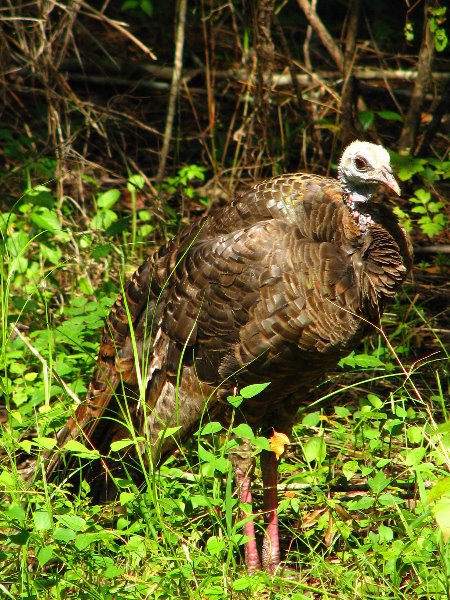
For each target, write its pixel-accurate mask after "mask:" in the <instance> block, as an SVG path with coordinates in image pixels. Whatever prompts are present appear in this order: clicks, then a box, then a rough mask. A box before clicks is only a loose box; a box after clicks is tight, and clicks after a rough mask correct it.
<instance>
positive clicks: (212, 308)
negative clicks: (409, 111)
mask: <svg viewBox="0 0 450 600" xmlns="http://www.w3.org/2000/svg"><path fill="white" fill-rule="evenodd" d="M380 184H382V185H384V186H386V187H389V188H391V189H392V190H393V191H394V192H396V193H397V194H398V193H399V191H400V190H399V188H398V184H397V183H396V181H395V179H394V176H393V175H392V171H391V169H390V164H389V155H388V153H387V152H386V150H384V148H382V147H381V146H376V145H374V144H369V143H364V142H354V143H353V144H351V145H350V146H349V147H348V148H347V149H346V151H345V152H344V154H343V157H342V159H341V161H340V165H339V181H338V180H335V179H331V178H325V177H321V176H317V175H309V174H301V173H300V174H293V175H282V176H279V177H274V178H272V179H268V180H266V181H263V182H261V183H259V184H257V185H255V186H254V187H252V188H251V189H249V190H248V191H247V192H245V193H244V194H242V195H241V196H239V197H237V198H236V199H235V200H233V201H232V202H231V204H229V205H228V206H225V207H224V208H221V209H219V210H216V211H215V212H213V213H211V215H210V216H209V217H207V218H206V219H204V220H203V221H201V222H199V223H195V224H193V225H192V226H190V227H189V228H187V229H185V230H184V231H183V232H182V233H180V234H179V235H177V236H176V237H175V238H174V239H172V240H170V241H169V242H168V243H167V244H166V245H164V246H162V247H161V248H160V249H159V250H158V251H156V252H154V253H153V254H152V255H151V256H150V257H149V258H148V259H147V260H146V262H144V264H143V265H141V267H139V269H138V270H137V271H136V272H135V274H134V275H133V276H132V278H131V280H130V281H129V282H128V283H127V284H126V285H125V288H124V292H125V293H124V294H123V295H120V296H119V297H118V299H117V301H116V303H115V304H114V306H113V308H112V310H111V313H110V315H109V317H108V319H107V322H106V325H105V329H104V332H103V336H102V341H101V345H100V351H99V356H98V362H97V366H96V368H95V370H94V374H93V377H92V381H91V384H90V387H89V391H88V394H87V399H86V401H85V402H84V403H83V404H82V405H81V406H79V407H78V409H77V411H76V415H75V417H74V418H72V419H70V420H69V423H68V424H67V426H66V427H65V428H64V429H63V430H62V431H61V432H60V435H59V442H60V444H61V445H62V444H64V443H65V442H66V441H67V440H69V439H71V438H74V437H77V436H79V435H80V432H81V431H82V432H83V436H85V437H86V438H87V439H88V440H89V441H90V443H91V444H92V445H93V446H94V447H96V448H99V449H101V450H102V451H103V452H105V453H107V451H108V447H109V445H110V443H111V441H112V440H113V439H117V438H120V437H121V436H126V437H129V434H128V433H127V432H126V430H125V429H122V428H121V427H120V426H117V425H114V423H113V421H111V420H110V419H101V417H102V416H105V410H106V409H108V411H109V410H113V411H118V405H119V404H120V399H122V404H123V396H124V392H125V396H126V403H127V408H128V410H129V413H130V415H131V417H132V420H133V422H134V423H135V425H136V427H137V428H138V430H139V431H141V432H144V431H148V432H149V435H150V441H151V443H152V453H153V459H154V460H155V461H156V462H160V461H162V460H164V459H165V458H166V457H167V456H168V455H169V454H170V453H172V452H173V450H174V449H175V447H176V443H177V442H176V440H175V439H174V438H173V437H168V438H166V439H165V440H164V441H163V443H162V444H161V443H159V442H158V433H159V432H160V431H161V430H162V429H164V428H165V427H167V426H173V425H175V424H177V425H181V430H180V431H179V432H178V437H179V439H180V440H181V441H183V440H186V439H187V438H188V437H189V435H190V434H191V433H192V432H194V431H195V430H196V428H197V427H198V424H199V420H200V419H201V418H202V416H203V415H204V412H205V406H206V404H208V412H209V418H212V419H214V420H220V421H222V422H223V423H225V424H226V423H228V422H229V419H230V415H231V408H230V406H229V404H227V400H226V399H227V396H229V395H232V394H233V390H234V389H235V388H236V387H237V388H240V387H242V386H245V385H247V384H250V383H259V382H266V381H270V382H271V384H270V385H269V386H268V388H267V389H266V390H265V391H264V392H263V393H262V394H260V395H258V396H255V397H254V398H252V399H250V400H247V401H245V402H244V403H243V404H242V405H241V406H240V408H239V410H238V413H237V415H236V421H235V423H237V422H239V421H245V422H248V423H249V424H250V425H251V426H252V427H253V428H254V429H255V430H256V429H260V430H261V431H262V433H263V434H264V435H267V436H270V435H271V434H272V432H273V429H275V430H276V431H280V432H283V433H285V434H287V435H289V434H290V431H291V427H292V423H293V420H294V418H295V414H296V410H297V408H298V405H299V403H300V402H301V401H302V400H304V399H305V398H307V396H308V391H309V390H310V389H311V387H312V386H314V385H316V384H317V383H318V382H320V381H321V380H322V379H323V377H324V374H325V372H326V371H327V370H328V369H330V368H332V367H334V366H335V365H336V364H337V363H338V361H339V360H340V359H341V358H342V357H344V356H346V355H347V354H348V353H349V352H351V350H352V349H353V348H355V346H356V345H357V344H358V343H359V342H360V341H361V339H362V338H363V337H364V336H365V335H366V334H367V333H368V332H369V331H370V329H371V326H370V323H374V324H377V323H378V322H379V318H380V315H381V314H382V312H383V308H384V305H385V302H386V300H388V299H389V298H392V297H393V296H394V295H395V293H396V292H397V290H398V289H399V287H400V285H401V284H402V282H403V281H404V279H405V277H406V275H407V273H408V271H409V269H410V266H411V249H410V245H409V242H408V239H407V236H406V234H405V232H404V230H403V229H401V227H399V225H398V223H397V221H396V219H395V218H394V216H393V215H392V213H391V211H390V210H389V208H388V207H387V206H385V205H384V204H375V203H372V201H371V198H372V195H373V193H374V191H375V190H376V188H377V187H378V186H379V185H380ZM130 323H131V324H132V329H131V330H130ZM134 347H137V350H138V356H137V358H136V357H135V352H134V350H133V348H134ZM137 365H138V370H136V366H137ZM180 365H181V368H180ZM177 378H178V390H177ZM140 389H141V390H142V393H141V394H140V392H139V390H140ZM139 398H140V399H139ZM144 399H145V402H144ZM108 414H109V412H108ZM143 452H144V449H143ZM231 460H232V462H233V465H234V469H235V473H236V479H237V483H238V485H239V488H240V497H241V500H242V501H243V502H251V493H250V480H251V476H252V473H253V468H254V459H253V458H252V457H251V447H250V445H249V444H246V443H244V444H243V445H242V446H240V447H239V448H238V449H237V450H236V451H235V452H234V453H233V454H232V456H231ZM276 463H277V461H276V459H275V457H274V454H273V453H272V452H266V451H264V452H263V453H262V455H261V466H262V473H263V479H264V486H265V492H264V508H265V516H266V521H267V524H268V528H267V534H266V537H265V539H264V542H263V549H262V562H261V561H260V558H259V555H258V551H257V549H256V543H255V540H254V530H253V524H252V522H250V523H247V525H246V526H245V533H246V534H247V535H248V536H249V537H250V538H252V539H251V540H250V541H249V542H248V543H247V544H246V562H247V566H248V568H249V569H250V570H254V569H258V568H261V567H263V568H266V569H267V570H268V571H269V572H274V570H275V569H276V568H277V567H278V565H279V563H280V556H279V549H278V535H277V522H276ZM57 464H58V459H57V458H56V459H53V461H51V462H50V464H49V472H50V471H52V470H53V469H54V468H55V467H56V465H57ZM102 485H104V482H103V484H102Z"/></svg>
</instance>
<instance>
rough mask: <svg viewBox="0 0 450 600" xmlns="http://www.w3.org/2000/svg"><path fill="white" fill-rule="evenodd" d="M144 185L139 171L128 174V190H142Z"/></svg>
mask: <svg viewBox="0 0 450 600" xmlns="http://www.w3.org/2000/svg"><path fill="white" fill-rule="evenodd" d="M144 185H145V179H144V178H143V177H142V175H139V173H136V174H135V175H130V177H129V178H128V183H127V190H128V191H129V192H135V191H136V190H138V191H139V190H142V188H143V187H144Z"/></svg>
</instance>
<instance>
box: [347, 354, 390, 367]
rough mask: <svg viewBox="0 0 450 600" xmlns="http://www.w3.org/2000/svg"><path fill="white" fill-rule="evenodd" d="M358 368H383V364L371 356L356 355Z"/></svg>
mask: <svg viewBox="0 0 450 600" xmlns="http://www.w3.org/2000/svg"><path fill="white" fill-rule="evenodd" d="M354 359H355V363H356V366H358V367H364V368H374V367H383V366H384V364H383V362H382V361H381V360H380V359H379V358H377V357H376V356H371V355H370V354H355V356H354Z"/></svg>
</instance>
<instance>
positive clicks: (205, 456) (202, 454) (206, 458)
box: [198, 444, 216, 466]
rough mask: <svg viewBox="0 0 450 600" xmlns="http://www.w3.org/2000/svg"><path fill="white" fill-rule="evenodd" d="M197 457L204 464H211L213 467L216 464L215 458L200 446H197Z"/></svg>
mask: <svg viewBox="0 0 450 600" xmlns="http://www.w3.org/2000/svg"><path fill="white" fill-rule="evenodd" d="M198 457H199V459H200V460H201V461H203V462H205V463H209V464H212V465H213V466H214V465H215V463H216V456H215V454H213V453H212V452H210V451H209V450H206V448H204V447H203V446H202V445H201V444H199V446H198Z"/></svg>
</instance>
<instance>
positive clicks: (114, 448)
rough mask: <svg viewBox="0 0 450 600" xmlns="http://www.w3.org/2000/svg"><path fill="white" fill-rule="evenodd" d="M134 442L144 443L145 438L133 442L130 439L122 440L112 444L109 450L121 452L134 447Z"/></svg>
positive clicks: (138, 438)
mask: <svg viewBox="0 0 450 600" xmlns="http://www.w3.org/2000/svg"><path fill="white" fill-rule="evenodd" d="M135 442H145V438H144V437H137V438H136V439H135V440H133V439H131V438H124V439H123V440H117V441H116V442H112V443H111V446H110V448H111V450H112V451H113V452H117V451H118V450H122V449H123V448H127V447H128V446H132V445H134V443H135Z"/></svg>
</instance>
